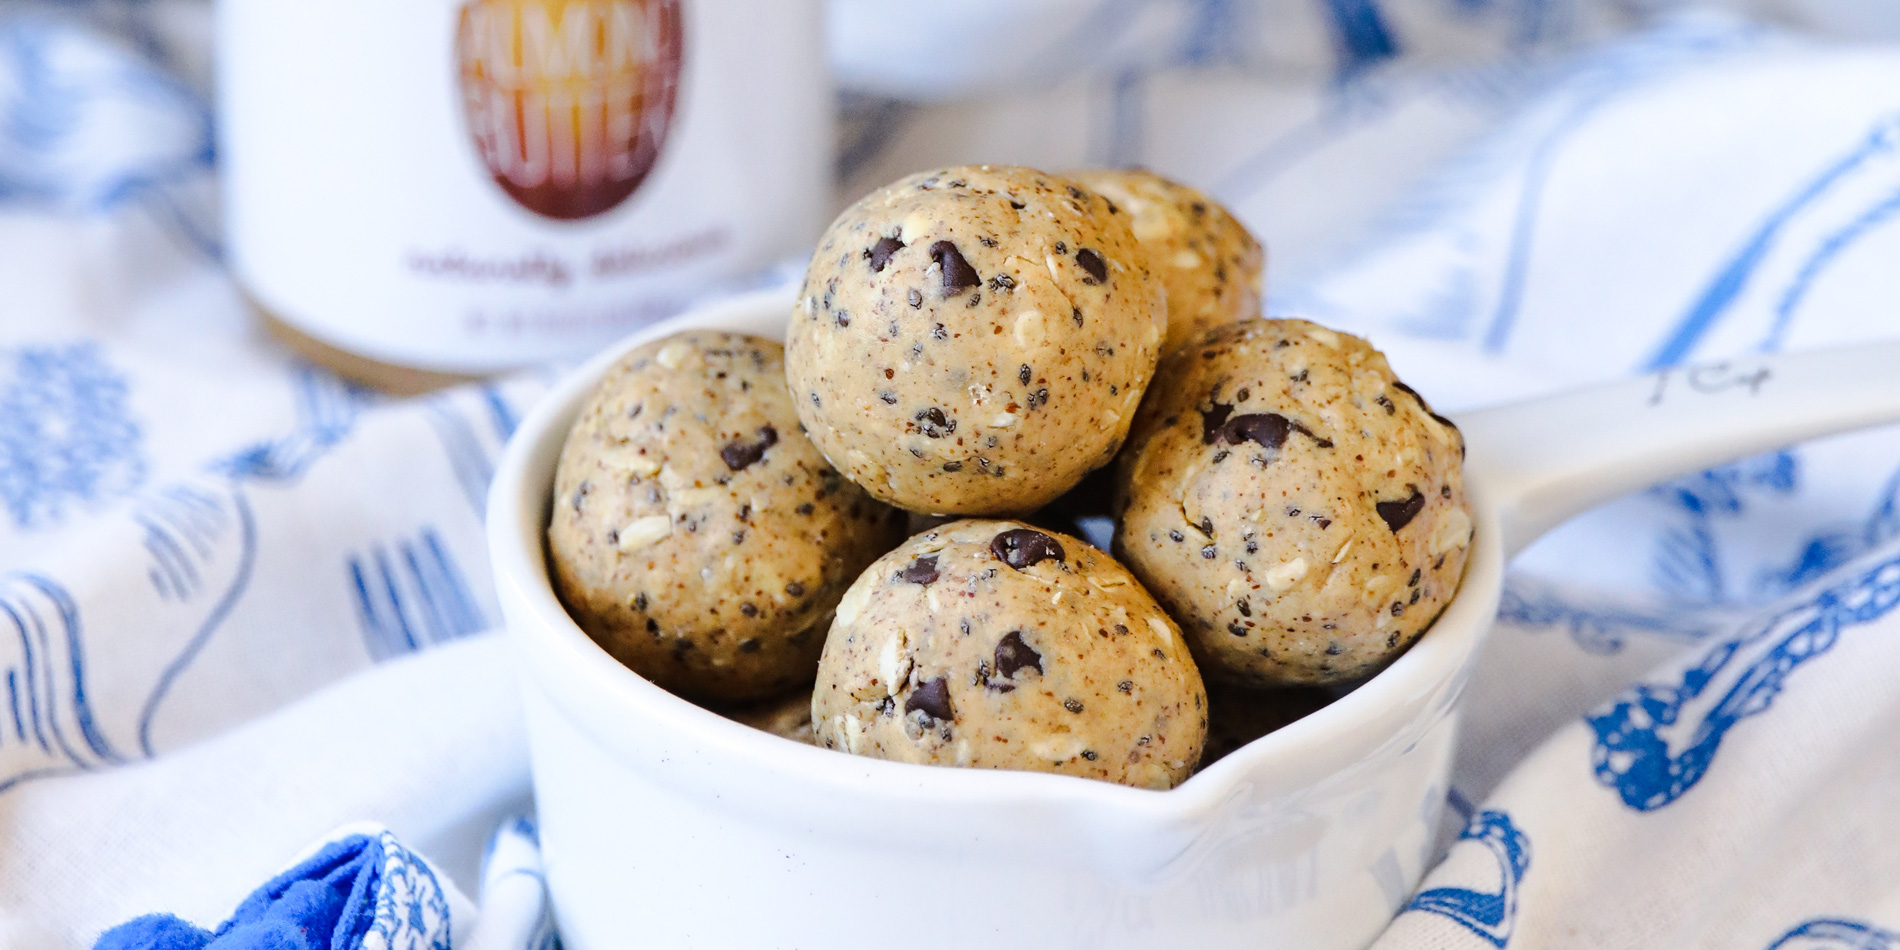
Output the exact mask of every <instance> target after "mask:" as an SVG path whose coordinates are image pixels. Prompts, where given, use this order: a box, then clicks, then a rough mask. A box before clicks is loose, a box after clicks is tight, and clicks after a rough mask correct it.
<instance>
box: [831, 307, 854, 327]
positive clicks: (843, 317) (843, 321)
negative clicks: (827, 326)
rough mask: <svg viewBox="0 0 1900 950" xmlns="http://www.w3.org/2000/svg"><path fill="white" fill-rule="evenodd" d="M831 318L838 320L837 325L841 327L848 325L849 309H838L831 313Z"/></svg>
mask: <svg viewBox="0 0 1900 950" xmlns="http://www.w3.org/2000/svg"><path fill="white" fill-rule="evenodd" d="M831 318H832V319H833V320H836V321H838V325H839V326H841V327H848V326H850V325H851V311H849V310H840V311H838V312H837V313H834V314H832V315H831Z"/></svg>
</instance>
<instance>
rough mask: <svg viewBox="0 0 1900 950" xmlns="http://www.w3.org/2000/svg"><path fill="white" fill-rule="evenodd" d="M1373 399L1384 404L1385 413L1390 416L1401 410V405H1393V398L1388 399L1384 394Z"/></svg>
mask: <svg viewBox="0 0 1900 950" xmlns="http://www.w3.org/2000/svg"><path fill="white" fill-rule="evenodd" d="M1372 401H1373V402H1376V403H1378V404H1379V405H1381V406H1384V407H1385V414H1386V415H1388V416H1389V415H1391V414H1393V413H1395V412H1398V411H1399V407H1397V406H1394V405H1392V400H1390V399H1387V398H1385V397H1384V396H1379V397H1378V398H1376V399H1374V400H1372Z"/></svg>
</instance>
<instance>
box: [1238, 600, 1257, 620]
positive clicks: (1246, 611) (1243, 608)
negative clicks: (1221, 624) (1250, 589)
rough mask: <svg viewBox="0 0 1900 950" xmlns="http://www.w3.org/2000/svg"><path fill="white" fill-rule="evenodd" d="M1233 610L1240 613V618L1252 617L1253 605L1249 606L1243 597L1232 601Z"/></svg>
mask: <svg viewBox="0 0 1900 950" xmlns="http://www.w3.org/2000/svg"><path fill="white" fill-rule="evenodd" d="M1234 609H1235V610H1238V611H1240V615H1241V616H1242V617H1251V616H1253V605H1252V604H1249V603H1248V602H1247V598H1245V597H1242V598H1240V599H1239V600H1236V601H1234Z"/></svg>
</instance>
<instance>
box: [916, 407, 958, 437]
mask: <svg viewBox="0 0 1900 950" xmlns="http://www.w3.org/2000/svg"><path fill="white" fill-rule="evenodd" d="M912 418H913V419H914V420H915V421H916V423H917V425H918V427H919V428H920V429H921V430H922V431H923V433H924V435H925V436H927V437H929V438H932V439H941V438H943V437H944V436H946V435H949V434H950V433H952V432H955V431H957V421H956V420H955V419H952V418H950V417H948V416H946V415H944V414H943V410H942V409H938V408H937V407H935V406H932V407H930V408H929V409H925V410H924V411H922V412H920V413H918V414H917V415H915V416H913V417H912Z"/></svg>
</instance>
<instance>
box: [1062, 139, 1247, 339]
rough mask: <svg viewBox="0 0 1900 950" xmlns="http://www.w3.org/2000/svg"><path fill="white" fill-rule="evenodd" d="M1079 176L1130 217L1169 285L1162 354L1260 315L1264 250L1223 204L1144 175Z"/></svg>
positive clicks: (1093, 173) (1153, 266)
mask: <svg viewBox="0 0 1900 950" xmlns="http://www.w3.org/2000/svg"><path fill="white" fill-rule="evenodd" d="M1074 177H1075V179H1076V180H1077V181H1079V182H1081V183H1082V184H1083V186H1084V187H1087V188H1089V189H1091V190H1093V191H1095V192H1096V193H1097V194H1100V195H1101V196H1103V197H1105V198H1107V199H1108V200H1110V201H1113V202H1114V203H1115V204H1116V205H1118V206H1120V208H1121V209H1122V210H1123V211H1124V212H1126V213H1127V214H1128V216H1129V219H1130V226H1131V227H1132V229H1133V230H1134V233H1135V240H1136V241H1137V242H1139V243H1140V245H1141V250H1142V252H1143V253H1145V254H1147V255H1148V263H1149V267H1150V269H1151V270H1153V271H1154V273H1155V275H1156V276H1157V277H1160V278H1161V282H1162V284H1164V285H1165V286H1166V287H1167V289H1168V331H1167V337H1166V342H1165V343H1164V344H1163V349H1164V350H1171V349H1174V348H1175V347H1177V346H1180V345H1181V344H1182V343H1184V342H1186V341H1187V340H1189V339H1191V338H1193V337H1194V336H1195V335H1196V334H1198V333H1200V332H1201V331H1203V330H1206V329H1209V328H1210V327H1216V326H1220V325H1222V324H1227V323H1234V322H1236V321H1239V320H1251V319H1254V318H1256V317H1258V316H1260V294H1261V283H1262V281H1263V277H1264V270H1265V268H1266V260H1267V258H1266V252H1265V251H1264V250H1262V249H1261V247H1260V242H1259V241H1256V240H1254V236H1253V235H1252V234H1251V233H1249V232H1248V231H1247V226H1246V225H1244V224H1241V223H1240V221H1239V220H1238V219H1236V218H1235V217H1234V216H1233V215H1232V214H1230V213H1229V212H1228V211H1227V209H1226V208H1223V207H1221V205H1220V203H1219V202H1216V201H1215V200H1214V199H1212V198H1209V197H1208V196H1206V195H1204V194H1202V193H1201V192H1200V191H1198V190H1196V189H1194V188H1190V187H1188V186H1187V185H1183V184H1180V183H1178V182H1173V181H1169V180H1168V179H1166V178H1163V177H1161V176H1160V175H1157V174H1155V173H1153V172H1149V171H1142V170H1140V169H1129V170H1125V171H1087V172H1082V173H1080V174H1077V175H1075V176H1074Z"/></svg>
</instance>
